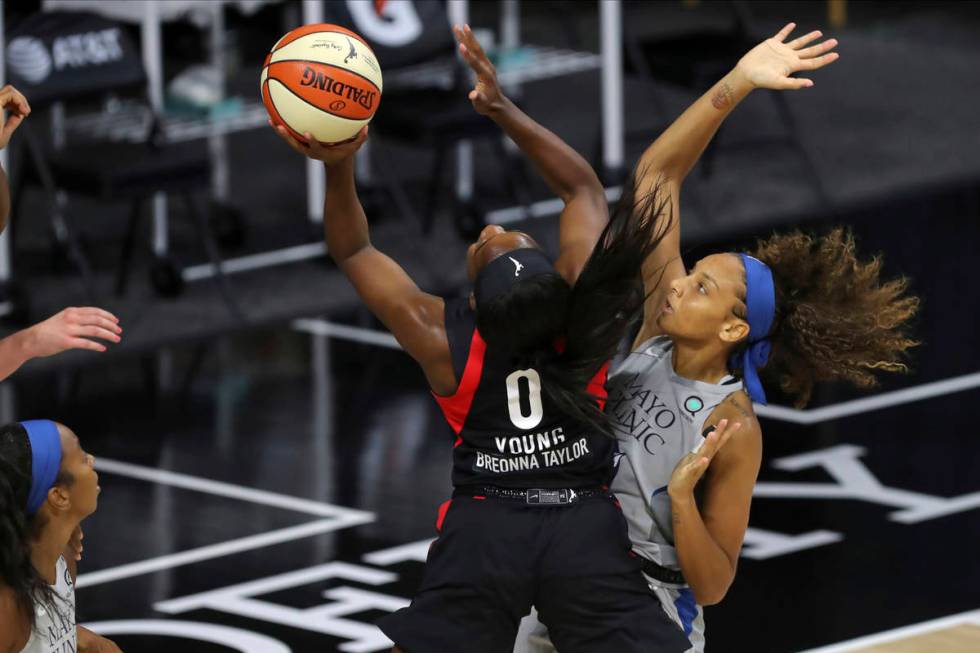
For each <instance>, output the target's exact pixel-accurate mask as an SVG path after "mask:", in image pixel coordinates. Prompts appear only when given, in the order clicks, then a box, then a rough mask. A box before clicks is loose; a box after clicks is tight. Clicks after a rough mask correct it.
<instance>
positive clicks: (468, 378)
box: [432, 329, 487, 446]
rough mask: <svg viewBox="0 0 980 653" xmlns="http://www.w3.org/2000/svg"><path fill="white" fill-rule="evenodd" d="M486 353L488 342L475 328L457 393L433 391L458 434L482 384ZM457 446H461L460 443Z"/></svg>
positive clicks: (443, 412)
mask: <svg viewBox="0 0 980 653" xmlns="http://www.w3.org/2000/svg"><path fill="white" fill-rule="evenodd" d="M486 353H487V343H485V342H484V341H483V338H482V337H480V332H479V331H477V330H476V329H473V339H472V340H470V355H469V358H467V359H466V367H464V368H463V378H462V379H460V381H459V387H458V388H456V393H455V394H453V395H451V396H449V397H443V396H440V395H437V394H436V393H434V392H433V393H432V396H433V397H435V398H436V401H437V402H438V403H439V407H440V408H442V414H443V415H444V416H445V417H446V421H447V422H449V426H451V427H453V432H455V433H456V435H459V433H460V431H462V430H463V423H464V422H466V416H467V415H469V412H470V406H472V405H473V395H475V394H476V389H477V387H478V386H479V385H480V377H482V376H483V357H484V355H485V354H486ZM458 442H459V440H458V439H457V443H458ZM455 446H459V444H457V445H455Z"/></svg>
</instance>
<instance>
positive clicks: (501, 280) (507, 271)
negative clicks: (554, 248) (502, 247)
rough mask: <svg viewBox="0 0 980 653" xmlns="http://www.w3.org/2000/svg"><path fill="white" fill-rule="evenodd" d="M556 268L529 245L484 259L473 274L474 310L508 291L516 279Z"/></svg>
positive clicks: (533, 275) (546, 256)
mask: <svg viewBox="0 0 980 653" xmlns="http://www.w3.org/2000/svg"><path fill="white" fill-rule="evenodd" d="M549 272H552V273H554V272H555V266H554V264H552V262H551V259H549V258H548V255H547V254H545V253H544V252H542V251H541V250H540V249H533V248H530V247H527V248H521V249H514V250H511V251H509V252H507V253H506V254H501V255H500V256H498V257H497V258H495V259H494V260H492V261H490V262H489V263H487V264H486V265H485V266H484V268H483V269H482V270H480V273H479V274H478V275H476V281H475V282H474V284H473V295H474V298H475V299H476V306H477V310H479V308H480V306H486V305H487V304H488V303H489V302H491V301H493V300H494V299H496V298H497V297H500V296H501V295H503V294H505V293H507V292H508V291H510V289H511V288H513V287H514V284H516V283H517V282H518V281H524V280H525V279H530V278H532V277H536V276H538V275H540V274H547V273H549Z"/></svg>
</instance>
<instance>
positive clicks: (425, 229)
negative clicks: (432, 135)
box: [422, 143, 449, 235]
mask: <svg viewBox="0 0 980 653" xmlns="http://www.w3.org/2000/svg"><path fill="white" fill-rule="evenodd" d="M447 150H449V145H448V144H446V143H440V144H438V145H437V146H436V158H435V160H434V161H433V162H432V169H431V170H430V172H429V187H428V189H427V191H426V196H425V209H424V210H425V216H424V217H423V218H422V233H424V234H426V235H428V234H430V233H432V227H433V225H434V224H435V221H436V209H437V208H438V207H439V188H440V187H441V185H442V184H441V182H442V177H443V174H444V172H445V168H446V152H447Z"/></svg>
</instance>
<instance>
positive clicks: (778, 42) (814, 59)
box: [735, 23, 840, 90]
mask: <svg viewBox="0 0 980 653" xmlns="http://www.w3.org/2000/svg"><path fill="white" fill-rule="evenodd" d="M795 28H796V23H789V24H788V25H786V27H784V28H783V29H781V30H779V32H778V33H777V34H776V35H775V36H772V37H770V38H768V39H766V40H765V41H763V42H762V43H760V44H759V45H757V46H755V47H754V48H752V49H751V50H749V52H748V53H747V54H746V55H745V56H744V57H742V59H741V60H740V61H739V62H738V65H737V66H736V67H735V69H736V70H737V71H739V72H741V73H742V75H744V76H745V78H746V80H748V82H749V83H750V84H751V85H752V86H754V87H755V88H770V89H775V90H786V89H800V88H809V87H810V86H813V81H812V80H809V79H804V78H801V77H790V75H792V74H793V73H798V72H800V71H804V70H817V69H818V68H823V67H824V66H826V65H828V64H831V63H833V62H835V61H837V59H838V57H839V56H840V55H839V54H838V53H836V52H831V50H833V49H834V48H835V47H837V39H827V40H826V41H822V42H820V43H818V44H816V45H812V46H810V47H805V46H807V45H809V44H810V43H813V42H814V41H816V40H817V39H819V38H820V37H822V36H823V34H822V33H821V32H819V31H813V32H810V33H809V34H806V35H804V36H801V37H799V38H797V39H794V40H792V41H790V42H789V43H786V42H785V41H786V38H787V37H789V35H790V33H791V32H792V31H793V30H794V29H795Z"/></svg>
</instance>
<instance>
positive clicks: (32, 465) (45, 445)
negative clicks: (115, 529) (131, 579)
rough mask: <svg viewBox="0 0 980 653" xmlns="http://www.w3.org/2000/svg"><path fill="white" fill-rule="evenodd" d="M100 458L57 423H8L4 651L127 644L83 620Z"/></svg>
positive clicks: (1, 471) (104, 650)
mask: <svg viewBox="0 0 980 653" xmlns="http://www.w3.org/2000/svg"><path fill="white" fill-rule="evenodd" d="M99 492H100V488H99V475H98V474H97V473H96V471H95V459H94V458H92V456H91V455H89V454H87V453H86V452H85V451H84V450H83V449H82V447H81V445H80V444H79V441H78V437H77V436H76V435H75V434H74V433H72V431H71V429H69V428H67V427H65V426H63V425H61V424H57V423H55V422H52V421H50V420H32V421H26V422H18V423H16V424H8V425H6V426H2V427H0V625H2V628H0V651H2V652H4V653H7V652H8V651H11V652H18V653H55V652H59V653H60V652H61V651H76V650H77V651H78V652H79V653H86V652H87V651H98V652H100V653H113V652H115V653H118V652H119V648H118V647H117V646H116V645H115V644H114V643H113V642H111V641H110V640H108V639H106V638H104V637H101V636H99V635H97V634H95V633H93V632H92V631H90V630H87V629H85V628H83V627H81V626H78V625H76V623H75V577H76V574H77V569H76V563H77V561H78V560H79V559H80V558H81V550H82V547H81V538H82V533H81V528H80V524H81V522H82V520H83V519H85V518H86V517H88V516H89V515H91V514H92V513H93V512H95V508H96V505H97V504H98V497H99Z"/></svg>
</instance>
